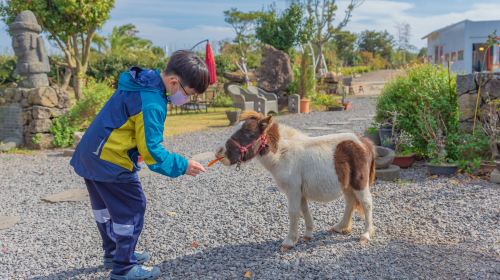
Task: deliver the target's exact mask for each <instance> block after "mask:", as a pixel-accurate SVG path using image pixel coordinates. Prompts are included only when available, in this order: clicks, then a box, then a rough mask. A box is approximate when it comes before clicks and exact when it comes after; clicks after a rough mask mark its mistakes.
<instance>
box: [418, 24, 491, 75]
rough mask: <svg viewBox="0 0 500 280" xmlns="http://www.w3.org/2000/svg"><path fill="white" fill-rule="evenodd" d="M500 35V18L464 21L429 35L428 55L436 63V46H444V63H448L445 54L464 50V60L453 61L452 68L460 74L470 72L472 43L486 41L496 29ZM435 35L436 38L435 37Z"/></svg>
mask: <svg viewBox="0 0 500 280" xmlns="http://www.w3.org/2000/svg"><path fill="white" fill-rule="evenodd" d="M495 29H496V30H497V35H498V36H500V20H497V21H479V22H473V21H469V20H466V21H463V22H460V23H458V24H454V25H451V26H450V27H447V28H444V29H443V30H440V31H439V30H438V31H435V32H436V33H437V36H433V34H431V35H430V36H428V37H427V57H432V58H431V61H429V62H430V63H433V64H434V48H435V46H443V65H446V63H445V59H444V56H445V54H446V53H448V54H449V55H450V60H451V53H452V52H457V56H458V51H460V50H463V51H464V59H463V61H458V60H457V61H453V63H452V65H451V68H450V69H451V70H452V71H453V72H455V73H459V74H469V73H471V72H472V63H473V61H472V44H474V43H484V42H486V40H487V38H488V35H489V34H491V33H492V32H493V31H494V30H495ZM433 37H434V38H433Z"/></svg>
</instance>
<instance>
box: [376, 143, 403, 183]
mask: <svg viewBox="0 0 500 280" xmlns="http://www.w3.org/2000/svg"><path fill="white" fill-rule="evenodd" d="M376 149H377V159H376V160H375V166H376V168H377V170H376V172H375V174H376V177H377V179H379V180H383V181H395V180H397V179H399V172H400V170H401V169H400V167H399V166H397V165H394V164H392V162H393V161H394V157H396V153H394V151H393V150H391V149H389V148H386V147H382V146H376Z"/></svg>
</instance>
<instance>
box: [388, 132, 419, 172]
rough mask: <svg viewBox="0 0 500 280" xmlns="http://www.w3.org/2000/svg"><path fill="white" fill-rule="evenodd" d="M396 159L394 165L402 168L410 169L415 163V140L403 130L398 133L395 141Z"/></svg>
mask: <svg viewBox="0 0 500 280" xmlns="http://www.w3.org/2000/svg"><path fill="white" fill-rule="evenodd" d="M394 143H395V151H396V157H394V161H393V164H394V165H397V166H399V167H401V168H409V167H411V166H412V165H413V163H414V162H415V153H414V152H413V138H412V136H411V134H409V133H408V132H406V131H404V130H401V131H399V132H398V133H397V135H396V137H395V139H394Z"/></svg>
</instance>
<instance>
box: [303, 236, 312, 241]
mask: <svg viewBox="0 0 500 280" xmlns="http://www.w3.org/2000/svg"><path fill="white" fill-rule="evenodd" d="M311 239H312V237H311V236H307V235H306V236H304V241H305V242H309V241H311Z"/></svg>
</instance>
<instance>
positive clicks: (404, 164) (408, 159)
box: [392, 153, 415, 168]
mask: <svg viewBox="0 0 500 280" xmlns="http://www.w3.org/2000/svg"><path fill="white" fill-rule="evenodd" d="M414 162H415V154H413V153H412V154H409V155H407V156H402V155H396V157H395V158H394V161H392V164H394V165H397V166H399V167H401V168H408V167H410V166H412V165H413V163H414Z"/></svg>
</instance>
